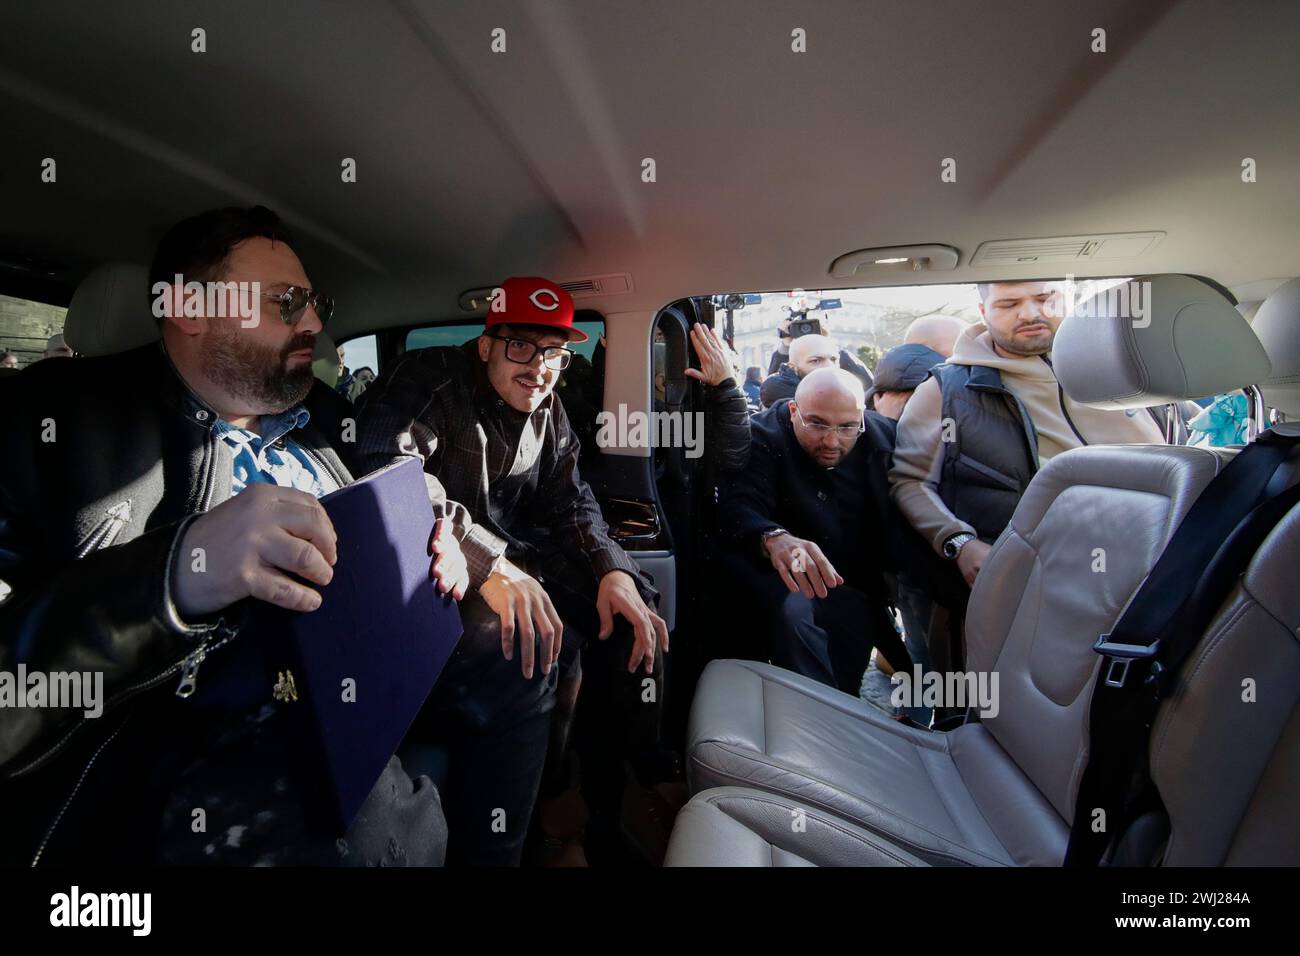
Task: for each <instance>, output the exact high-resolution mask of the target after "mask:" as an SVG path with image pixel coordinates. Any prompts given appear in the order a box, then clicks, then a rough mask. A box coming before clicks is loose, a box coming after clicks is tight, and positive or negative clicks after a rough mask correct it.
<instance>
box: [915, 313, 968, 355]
mask: <svg viewBox="0 0 1300 956" xmlns="http://www.w3.org/2000/svg"><path fill="white" fill-rule="evenodd" d="M964 331H966V323H965V322H963V321H962V320H961V319H959V318H956V317H955V316H951V315H923V316H921V317H920V318H919V319H914V320H913V321H912V324H911V325H909V326H908V327H907V332H905V333H904V334H903V344H904V345H924V346H925V347H926V348H928V349H934V350H935V351H936V352H938V353H939V354H940V355H942V356H943V357H944V358H946V359H947V358H952V350H953V347H954V346H956V344H957V337H958V336H959V335H961V334H962V332H964Z"/></svg>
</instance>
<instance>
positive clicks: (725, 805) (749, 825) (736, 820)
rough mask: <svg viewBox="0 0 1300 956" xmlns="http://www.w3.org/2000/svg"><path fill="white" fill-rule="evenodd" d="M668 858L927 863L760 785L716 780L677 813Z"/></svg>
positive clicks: (689, 862)
mask: <svg viewBox="0 0 1300 956" xmlns="http://www.w3.org/2000/svg"><path fill="white" fill-rule="evenodd" d="M667 859H668V860H669V861H671V862H670V865H672V866H924V865H925V864H924V863H923V862H922V861H921V860H919V859H917V858H916V857H914V856H912V854H910V853H907V852H906V851H904V850H900V849H899V848H898V847H896V846H894V845H893V844H892V843H890V842H889V841H888V840H883V839H881V838H880V837H878V836H876V835H875V834H874V833H872V832H870V831H869V830H864V829H862V828H861V827H858V826H854V825H853V824H852V823H849V822H848V821H846V820H843V819H841V818H840V817H837V816H835V815H834V814H831V813H826V812H825V811H823V810H819V809H817V808H816V807H811V806H808V805H807V804H801V803H798V802H797V801H793V800H789V799H787V798H784V797H781V796H778V795H776V794H771V793H763V792H760V791H758V790H746V789H743V788H740V787H719V788H717V789H714V790H709V791H707V792H705V793H702V794H700V795H699V796H697V797H695V798H694V799H693V800H691V802H690V803H688V804H687V805H686V806H685V807H683V808H682V811H681V812H680V813H679V814H678V815H677V822H676V825H675V826H674V828H673V834H672V837H671V838H670V839H669V842H668V854H667Z"/></svg>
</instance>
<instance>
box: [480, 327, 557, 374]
mask: <svg viewBox="0 0 1300 956" xmlns="http://www.w3.org/2000/svg"><path fill="white" fill-rule="evenodd" d="M488 338H490V339H496V340H497V341H498V342H504V343H506V358H508V359H510V361H512V362H518V363H519V364H520V365H532V364H533V359H535V358H536V357H537V353H538V352H541V353H542V361H543V362H544V363H545V364H546V367H547V368H549V369H553V370H555V371H557V372H563V371H564V370H565V369H566V368H568V367H569V363H570V362H571V361H573V349H569V348H565V347H564V346H563V345H538V344H537V343H536V342H530V341H528V340H527V339H512V338H510V337H508V336H505V335H489V336H488Z"/></svg>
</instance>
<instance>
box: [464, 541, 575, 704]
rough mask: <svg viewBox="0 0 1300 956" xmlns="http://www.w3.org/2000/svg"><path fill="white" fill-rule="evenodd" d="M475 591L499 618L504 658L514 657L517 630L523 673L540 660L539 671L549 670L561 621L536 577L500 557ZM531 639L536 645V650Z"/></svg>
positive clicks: (529, 674) (530, 672)
mask: <svg viewBox="0 0 1300 956" xmlns="http://www.w3.org/2000/svg"><path fill="white" fill-rule="evenodd" d="M478 593H479V594H480V595H482V597H483V600H484V601H486V602H487V606H488V607H490V608H491V609H492V610H493V611H494V612H496V615H497V617H499V618H501V653H502V654H504V655H505V658H506V660H508V661H510V660H514V655H515V634H516V632H517V633H518V634H519V660H520V668H521V669H522V671H523V674H524V677H526V678H531V677H532V676H533V665H534V663H540V664H541V665H542V673H543V674H549V673H550V671H551V667H552V666H554V664H555V662H556V660H557V659H558V658H559V656H560V648H561V646H562V643H563V642H562V640H561V639H562V637H563V635H564V625H563V624H562V623H561V622H560V615H559V614H558V613H556V610H555V605H554V604H552V603H551V598H550V595H548V594H547V593H546V591H545V590H544V589H543V588H542V586H541V585H540V584H538V583H537V580H536V579H535V578H533V577H530V576H529V575H527V574H525V573H524V572H523V571H521V570H520V569H519V568H517V567H515V566H514V565H513V564H511V563H510V562H509V561H507V560H506V559H505V558H502V559H501V560H500V561H498V562H497V566H496V570H495V571H493V572H492V573H491V574H490V575H488V579H487V580H486V581H484V582H483V584H482V586H481V587H480V588H479V589H478ZM534 641H536V643H537V644H539V645H540V647H539V648H538V650H537V651H534V648H533V644H534Z"/></svg>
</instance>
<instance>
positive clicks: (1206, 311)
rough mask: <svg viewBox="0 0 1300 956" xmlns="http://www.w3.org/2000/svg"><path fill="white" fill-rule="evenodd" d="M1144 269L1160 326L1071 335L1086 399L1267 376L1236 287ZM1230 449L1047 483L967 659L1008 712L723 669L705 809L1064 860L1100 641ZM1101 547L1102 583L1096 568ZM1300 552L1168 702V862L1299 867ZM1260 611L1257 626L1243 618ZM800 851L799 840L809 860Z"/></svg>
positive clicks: (1262, 573) (1107, 400)
mask: <svg viewBox="0 0 1300 956" xmlns="http://www.w3.org/2000/svg"><path fill="white" fill-rule="evenodd" d="M1148 278H1149V280H1150V281H1151V282H1152V288H1151V297H1150V302H1151V305H1152V315H1151V321H1150V324H1149V325H1147V326H1145V327H1135V325H1134V323H1133V322H1132V321H1131V320H1130V319H1128V318H1127V317H1125V316H1122V315H1118V314H1115V313H1114V312H1113V311H1109V310H1105V309H1100V310H1099V312H1100V315H1099V317H1097V318H1088V319H1084V318H1082V317H1072V318H1071V319H1068V320H1067V321H1066V322H1065V323H1064V324H1063V325H1062V328H1061V331H1060V333H1059V334H1058V337H1057V343H1056V348H1055V350H1054V360H1055V365H1056V369H1057V373H1058V376H1059V377H1060V380H1061V382H1062V385H1063V386H1064V387H1065V388H1066V390H1067V391H1068V392H1069V393H1070V394H1071V396H1072V397H1074V398H1076V399H1078V400H1081V401H1085V402H1088V403H1090V404H1096V405H1101V406H1106V407H1112V408H1138V407H1140V406H1143V405H1149V404H1152V403H1155V402H1163V401H1175V400H1180V399H1186V398H1196V397H1202V396H1205V395H1211V394H1216V393H1220V392H1225V391H1229V390H1232V389H1235V388H1238V387H1240V386H1241V385H1243V384H1247V383H1250V382H1257V381H1263V380H1265V379H1266V378H1267V377H1268V375H1269V362H1268V359H1267V357H1266V356H1265V354H1264V351H1263V348H1262V347H1261V345H1260V343H1259V341H1258V340H1257V339H1256V338H1255V336H1254V335H1253V334H1252V333H1251V331H1250V329H1249V326H1248V325H1247V324H1246V322H1245V320H1244V319H1243V318H1242V317H1241V316H1240V315H1239V314H1238V313H1237V312H1236V311H1235V310H1234V309H1233V308H1232V306H1231V305H1230V304H1229V303H1228V302H1227V301H1226V300H1225V299H1223V298H1222V296H1221V295H1220V294H1219V293H1218V292H1216V291H1215V290H1213V289H1211V288H1210V287H1209V286H1207V285H1205V284H1204V283H1200V282H1198V281H1196V280H1194V279H1188V278H1186V277H1183V276H1154V277H1148ZM1098 304H1099V305H1100V304H1101V303H1098ZM1233 453H1234V452H1233V451H1231V450H1208V449H1200V448H1187V447H1167V446H1094V447H1090V448H1084V449H1078V450H1075V451H1071V452H1068V453H1066V454H1064V455H1061V456H1058V457H1057V458H1055V459H1053V460H1052V461H1051V462H1049V463H1048V464H1047V465H1046V466H1045V467H1044V468H1043V469H1042V471H1041V472H1039V474H1038V475H1037V476H1036V477H1035V478H1034V481H1033V482H1032V483H1031V485H1030V487H1029V489H1028V490H1027V491H1026V493H1025V495H1024V497H1023V498H1022V500H1021V502H1020V505H1019V506H1018V508H1017V509H1016V512H1015V515H1014V516H1013V518H1012V521H1011V524H1010V526H1009V527H1008V529H1007V530H1006V532H1004V533H1003V535H1002V536H1001V537H1000V538H999V540H998V542H997V543H996V544H995V546H994V548H993V551H992V552H991V554H990V555H989V558H988V559H987V561H986V563H985V565H984V568H983V570H982V571H981V573H980V576H979V579H978V581H977V583H976V587H975V590H974V593H973V594H972V596H971V601H970V608H969V611H968V616H967V642H968V658H969V662H970V663H969V665H968V666H970V667H971V668H972V670H974V671H977V672H978V671H986V672H988V673H989V674H990V675H992V674H996V675H997V677H998V685H999V692H1000V693H999V694H998V702H997V703H998V709H997V713H996V715H991V716H987V717H983V718H980V719H979V720H978V722H973V723H967V724H965V725H963V726H962V727H960V728H958V729H957V730H954V731H952V732H951V733H947V734H941V733H929V732H926V731H921V730H916V729H912V728H908V727H905V726H902V725H899V724H897V723H895V722H893V721H890V720H889V719H888V718H886V717H885V716H884V715H881V714H880V713H879V712H876V711H873V710H872V709H871V708H870V707H869V706H867V705H865V704H864V703H862V702H859V701H857V700H856V699H854V698H852V697H849V696H848V695H844V694H841V693H839V692H837V691H835V690H833V689H831V688H828V687H825V686H823V685H820V684H817V683H815V682H813V681H810V680H807V679H805V678H802V677H800V676H798V675H795V674H791V673H788V672H785V671H782V670H780V669H778V668H775V667H771V666H768V665H763V664H754V663H750V662H740V661H719V662H715V663H713V664H711V665H710V666H709V667H708V668H707V669H706V671H705V674H704V676H703V678H702V679H701V681H700V684H699V687H698V689H697V693H696V699H695V703H694V706H693V709H692V714H691V723H690V727H689V731H688V773H689V776H690V780H691V783H692V787H693V789H694V790H696V791H706V793H701V794H699V795H698V796H697V797H696V798H695V799H694V800H692V804H693V803H694V802H695V800H700V801H705V802H707V801H708V800H709V799H711V797H709V796H708V795H707V791H708V790H709V788H713V787H720V786H736V785H739V786H743V787H745V788H751V789H755V790H761V791H766V792H768V793H771V794H775V795H780V796H781V797H782V798H783V799H785V800H787V801H791V802H792V803H793V802H798V803H801V804H804V805H807V806H810V807H815V808H817V809H818V810H820V811H823V812H826V813H830V814H833V815H835V816H838V817H840V818H842V819H844V820H845V821H846V822H848V823H850V824H852V825H854V826H857V827H860V828H862V829H863V830H865V831H867V832H870V833H875V834H877V835H878V836H880V837H882V838H884V839H887V840H889V841H890V842H892V843H894V844H895V845H896V846H897V847H898V848H900V849H901V850H905V851H907V852H909V853H911V854H914V855H915V856H917V857H919V858H921V859H924V860H925V861H927V862H930V863H936V864H944V863H968V864H1016V865H1055V864H1059V863H1060V862H1061V860H1062V859H1063V857H1064V852H1065V847H1066V843H1067V839H1068V830H1069V820H1070V819H1071V818H1072V816H1073V813H1074V803H1075V795H1076V793H1077V790H1078V784H1079V780H1080V777H1081V774H1082V772H1083V769H1084V767H1085V766H1086V763H1087V756H1088V740H1087V721H1088V712H1089V703H1090V699H1091V694H1092V687H1093V683H1094V681H1095V678H1096V674H1097V671H1098V668H1099V663H1100V658H1099V657H1098V655H1096V654H1095V653H1094V652H1093V650H1092V644H1093V642H1094V641H1095V640H1096V639H1097V637H1098V635H1100V634H1102V633H1105V632H1107V631H1109V630H1110V628H1111V626H1112V625H1113V624H1114V622H1115V621H1116V620H1117V618H1118V617H1119V615H1120V613H1121V611H1122V610H1123V608H1124V606H1125V605H1126V603H1127V602H1128V601H1129V599H1130V597H1131V596H1132V594H1133V593H1134V591H1135V590H1136V589H1137V587H1138V585H1139V584H1140V583H1141V581H1142V580H1143V578H1144V577H1145V576H1146V574H1147V573H1148V572H1149V570H1150V568H1151V567H1152V566H1153V564H1154V563H1155V561H1156V559H1157V558H1158V557H1159V555H1160V553H1161V551H1162V550H1163V549H1164V547H1165V545H1166V543H1167V542H1168V540H1169V538H1170V536H1171V535H1172V533H1173V530H1174V529H1175V528H1176V527H1177V525H1178V523H1179V522H1180V521H1181V519H1182V517H1183V516H1184V515H1185V514H1186V512H1187V510H1188V508H1189V507H1190V506H1191V504H1192V502H1193V501H1194V500H1195V498H1196V497H1197V495H1198V494H1199V493H1200V492H1201V490H1202V489H1203V488H1204V487H1205V485H1206V484H1207V483H1208V482H1209V481H1210V479H1211V478H1213V476H1214V475H1215V474H1216V473H1217V472H1218V471H1219V470H1220V469H1221V467H1222V465H1223V464H1224V463H1226V461H1228V460H1230V457H1231V455H1232V454H1233ZM1098 549H1101V550H1100V551H1098ZM1099 555H1100V556H1104V562H1105V563H1104V568H1105V570H1104V572H1101V571H1094V568H1096V567H1098V566H1099V565H1098V563H1097V562H1098V557H1099ZM1284 555H1290V557H1289V558H1287V557H1284ZM1297 557H1300V515H1298V514H1295V513H1293V514H1292V515H1290V516H1289V518H1288V521H1287V522H1286V523H1284V525H1283V526H1282V527H1279V528H1278V529H1277V530H1276V531H1275V533H1274V534H1273V535H1272V536H1271V537H1270V538H1269V540H1268V541H1267V542H1266V543H1265V545H1264V547H1263V548H1262V549H1261V551H1260V553H1259V555H1257V557H1256V560H1255V562H1254V563H1253V564H1252V566H1251V568H1250V570H1249V571H1248V573H1247V574H1246V575H1245V576H1244V577H1243V580H1242V583H1241V585H1239V587H1238V589H1237V591H1236V592H1234V595H1233V596H1232V597H1231V598H1230V599H1229V601H1228V602H1227V605H1226V607H1225V610H1224V611H1223V613H1222V614H1221V615H1220V620H1219V621H1216V623H1215V625H1213V626H1212V627H1211V628H1210V629H1209V631H1208V633H1207V635H1206V637H1205V638H1204V639H1203V640H1202V642H1201V643H1200V644H1199V645H1198V648H1197V650H1196V652H1195V653H1194V654H1193V656H1192V658H1191V659H1190V660H1189V661H1188V664H1187V670H1186V675H1187V676H1186V678H1185V680H1184V681H1183V682H1182V683H1181V684H1180V686H1179V687H1177V688H1176V689H1175V691H1174V693H1173V694H1172V695H1171V696H1170V697H1169V698H1168V699H1167V700H1166V701H1165V703H1164V705H1163V706H1162V709H1161V711H1160V714H1159V720H1158V723H1157V725H1156V727H1155V731H1154V734H1153V738H1152V745H1151V757H1152V772H1153V775H1154V779H1155V780H1156V783H1157V786H1158V787H1159V788H1160V791H1161V793H1162V795H1164V796H1165V798H1166V804H1167V807H1168V810H1169V817H1170V823H1171V827H1172V831H1173V836H1172V838H1171V840H1170V844H1169V849H1168V852H1167V853H1166V855H1165V862H1167V863H1171V864H1179V863H1193V862H1195V863H1201V864H1213V863H1242V862H1279V861H1283V860H1286V861H1290V862H1293V863H1294V862H1300V844H1297V842H1296V840H1295V838H1294V833H1295V832H1296V829H1297V824H1296V822H1295V820H1294V819H1293V818H1292V817H1293V815H1290V814H1286V813H1284V812H1283V804H1281V803H1279V801H1286V800H1289V801H1290V802H1291V805H1294V803H1295V801H1296V800H1297V798H1300V782H1298V781H1300V774H1297V769H1300V748H1297V746H1296V744H1297V743H1300V720H1298V718H1297V699H1298V698H1300V645H1298V644H1297V640H1296V634H1295V628H1296V626H1297V624H1300V595H1296V594H1295V593H1291V594H1288V593H1287V589H1286V588H1285V586H1283V585H1282V584H1281V581H1280V580H1279V578H1280V577H1281V576H1283V575H1285V574H1286V573H1287V572H1286V568H1287V567H1288V564H1291V565H1293V564H1294V561H1295V559H1296V558H1297ZM1292 592H1294V589H1292ZM1234 615H1235V616H1234ZM1242 619H1249V620H1250V621H1251V628H1250V630H1249V632H1244V631H1242V630H1241V629H1240V628H1239V627H1238V622H1239V621H1240V620H1242ZM1288 628H1289V630H1288ZM1225 662H1227V663H1229V664H1230V665H1231V666H1225ZM1246 671H1249V673H1246ZM1246 677H1251V678H1252V679H1254V680H1255V681H1256V682H1257V685H1258V687H1259V688H1260V690H1259V694H1260V695H1261V698H1260V699H1262V694H1263V693H1264V691H1263V689H1262V688H1263V685H1264V684H1265V683H1268V685H1269V693H1270V695H1271V697H1270V705H1269V707H1268V708H1263V707H1260V706H1259V705H1258V704H1252V705H1250V706H1237V705H1235V704H1234V701H1237V700H1239V699H1240V697H1241V690H1240V689H1239V685H1240V684H1241V681H1242V680H1243V679H1244V678H1246ZM1234 688H1238V689H1236V690H1234ZM1225 694H1227V696H1226V697H1225V696H1223V695H1225ZM1225 710H1231V711H1232V714H1231V715H1230V716H1229V715H1227V714H1225V713H1224V711H1225ZM1238 748H1239V749H1238ZM1207 767H1212V768H1215V769H1216V770H1226V769H1227V768H1234V769H1237V770H1239V771H1240V773H1223V772H1218V773H1206V768H1207ZM1264 784H1267V786H1264ZM689 806H690V804H688V808H689ZM700 816H701V815H700V814H697V813H694V812H692V813H690V814H684V815H683V817H682V818H681V820H680V823H679V825H678V826H679V827H680V828H681V832H680V833H679V832H677V831H676V830H675V832H674V835H673V844H672V845H673V847H675V848H684V847H687V846H689V847H691V856H692V858H693V859H694V860H696V861H699V860H700V859H702V858H707V857H708V856H709V855H710V853H712V854H713V855H714V856H716V857H717V858H718V859H722V858H724V857H725V856H726V853H727V849H726V847H724V846H723V845H722V844H721V843H720V839H719V834H718V832H713V831H706V830H705V828H704V827H703V826H702V825H701V824H700V823H699V822H698V821H699V819H700ZM1279 831H1282V832H1283V833H1284V834H1287V835H1289V837H1288V838H1289V839H1290V842H1289V843H1288V840H1287V839H1283V840H1279V839H1277V836H1276V835H1277V834H1278V833H1279ZM1270 834H1271V835H1273V837H1272V839H1270ZM762 835H763V834H761V833H757V832H756V831H755V832H754V833H751V836H750V837H749V839H750V840H752V839H753V838H754V836H762ZM783 839H785V840H786V842H785V843H783V844H781V847H782V849H783V850H785V851H786V852H791V853H796V854H798V851H797V848H795V849H792V848H791V844H790V843H789V840H788V838H786V837H784V835H783ZM681 853H685V850H684V849H678V850H677V851H676V852H675V853H672V854H670V858H669V860H668V862H669V863H670V864H671V863H676V862H677V861H678V859H679V856H678V854H681ZM798 855H801V856H802V857H803V858H805V859H807V858H809V855H808V854H798Z"/></svg>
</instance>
